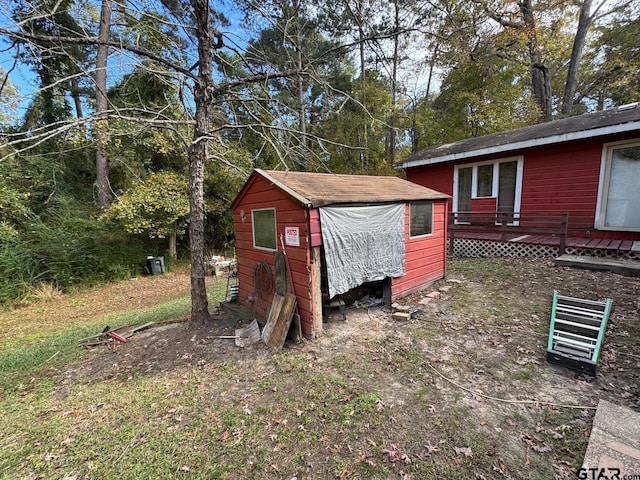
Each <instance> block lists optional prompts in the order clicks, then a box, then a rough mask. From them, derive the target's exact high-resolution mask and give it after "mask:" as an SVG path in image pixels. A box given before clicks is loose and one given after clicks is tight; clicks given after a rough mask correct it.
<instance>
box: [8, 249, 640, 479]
mask: <svg viewBox="0 0 640 480" xmlns="http://www.w3.org/2000/svg"><path fill="white" fill-rule="evenodd" d="M210 283H211V285H210V287H209V291H210V299H211V306H212V307H214V306H215V305H216V304H217V303H218V302H219V301H220V300H221V299H222V298H223V296H224V294H225V291H226V284H225V283H224V282H217V283H216V282H210ZM554 288H556V289H559V290H560V291H561V293H563V294H566V295H572V296H579V297H585V298H594V299H598V298H600V299H601V298H605V297H610V298H612V299H613V301H614V311H613V314H612V316H611V319H610V326H609V329H608V331H607V334H606V336H605V345H604V350H603V352H602V353H601V362H600V367H599V372H598V376H597V378H596V379H592V378H589V377H585V376H582V375H579V374H576V373H574V372H571V371H568V370H566V369H563V368H562V367H558V366H552V365H549V364H547V363H546V361H545V348H546V336H547V333H548V318H549V312H550V302H551V294H552V291H553V289H554ZM432 290H433V291H435V292H439V294H438V295H437V296H434V298H432V299H431V300H430V301H428V302H426V301H425V300H424V298H425V296H424V295H425V294H427V293H429V292H430V291H431V290H429V291H426V292H423V295H414V296H411V297H409V298H406V299H403V300H402V301H401V303H403V304H405V305H408V306H409V307H410V308H411V309H412V310H416V309H420V310H421V311H420V313H419V314H417V315H416V316H415V317H414V318H413V319H411V320H410V321H407V322H397V321H393V320H392V319H391V317H390V313H389V312H387V311H385V310H383V309H380V308H377V307H376V308H370V309H355V308H354V309H350V310H349V311H348V318H347V320H346V322H331V323H329V324H326V329H325V335H324V336H323V337H322V338H320V339H317V340H314V341H307V342H304V343H302V344H295V343H292V344H287V345H286V346H285V348H284V350H283V351H281V352H278V353H274V352H271V351H269V350H268V349H267V348H266V347H265V346H264V345H263V344H258V345H254V346H252V347H248V348H244V349H241V348H239V347H236V346H235V345H234V343H233V340H230V339H222V338H218V337H219V336H221V335H229V334H233V331H234V328H236V326H237V325H238V320H237V319H235V318H232V317H229V316H226V315H223V314H220V315H218V316H216V320H215V322H214V324H212V325H207V326H202V325H190V324H189V323H185V322H183V323H174V324H165V325H162V326H160V327H157V328H151V329H148V330H145V331H143V332H140V333H139V334H137V335H135V336H134V337H131V338H130V340H129V342H127V343H126V344H123V345H121V346H120V347H119V348H118V350H117V352H116V353H111V352H110V351H109V350H108V349H106V348H104V347H101V348H97V349H95V350H92V351H87V350H84V349H82V348H79V347H77V340H78V339H79V338H81V337H86V336H88V335H91V334H94V333H97V332H100V331H101V330H102V328H103V327H104V326H105V325H109V326H111V327H112V328H115V327H118V326H120V325H130V324H137V325H140V324H144V323H147V322H150V321H154V322H162V321H165V320H172V319H177V318H181V317H184V316H185V315H187V314H188V313H189V309H190V306H189V298H188V295H189V278H188V273H187V272H178V273H169V274H167V275H163V276H157V277H147V278H140V279H137V280H132V281H129V282H121V283H118V284H114V285H109V286H106V287H103V288H100V289H95V290H91V291H85V292H81V293H77V294H72V295H55V296H52V298H46V299H42V300H41V301H38V302H35V303H33V304H31V305H29V306H25V307H22V308H19V309H14V310H5V311H0V324H1V325H2V329H1V332H0V413H1V415H0V452H2V453H1V454H0V478H11V479H14V478H16V479H32V478H47V479H49V478H51V479H85V478H86V479H89V478H91V479H138V478H163V479H165V478H185V479H199V478H202V479H213V478H225V479H247V478H256V479H287V480H288V479H291V478H292V477H294V476H297V478H298V479H329V478H337V479H390V478H399V479H428V478H464V479H490V478H514V479H549V478H575V476H576V473H575V472H576V470H577V468H579V467H580V465H581V462H582V458H583V456H584V452H585V450H586V446H587V442H588V439H589V433H590V427H591V421H592V418H593V414H594V407H595V406H596V405H597V402H598V400H599V399H600V398H604V399H607V400H610V401H613V402H614V403H617V404H621V405H627V406H630V407H632V408H636V409H638V408H640V390H639V388H638V385H639V383H640V382H639V381H638V380H639V378H640V352H639V351H638V341H637V339H638V338H639V337H638V335H639V334H640V323H639V322H638V309H639V308H640V304H639V302H640V300H639V299H640V279H633V278H627V277H622V276H619V275H615V274H609V273H603V272H598V273H596V272H587V271H580V270H572V269H567V268H556V267H553V265H552V262H551V261H549V260H523V259H473V260H471V259H454V260H451V261H450V263H449V271H448V275H447V278H446V279H444V280H442V281H440V282H438V283H437V284H435V285H434V287H433V289H432Z"/></svg>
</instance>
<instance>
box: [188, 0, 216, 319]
mask: <svg viewBox="0 0 640 480" xmlns="http://www.w3.org/2000/svg"><path fill="white" fill-rule="evenodd" d="M192 5H193V11H194V12H193V13H194V18H195V23H196V37H197V39H198V78H197V81H196V82H195V85H194V103H195V109H196V114H195V121H196V125H195V130H194V132H193V141H192V142H191V145H189V151H188V155H189V207H190V209H189V210H190V211H189V248H190V251H191V321H192V322H196V323H205V322H207V321H209V320H210V318H211V317H210V315H209V302H208V300H207V289H206V285H205V265H204V218H205V212H204V165H205V161H206V159H207V137H208V134H209V130H210V121H211V108H212V105H213V98H211V88H212V87H213V73H212V72H213V48H214V47H215V46H217V45H218V43H217V42H219V41H220V40H221V38H220V36H219V35H218V36H217V38H213V37H214V36H216V33H214V30H213V28H212V25H211V12H210V11H209V1H208V0H193V1H192Z"/></svg>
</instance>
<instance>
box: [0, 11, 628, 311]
mask: <svg viewBox="0 0 640 480" xmlns="http://www.w3.org/2000/svg"><path fill="white" fill-rule="evenodd" d="M3 6H4V8H3V11H2V14H1V18H2V20H1V21H0V22H1V23H0V38H1V40H2V44H1V48H2V57H0V60H1V61H2V63H1V64H0V107H2V108H1V109H0V126H1V129H0V130H1V143H0V243H1V248H2V250H1V251H0V301H7V300H9V299H12V298H16V297H21V296H24V295H25V294H27V292H29V291H30V289H32V288H33V286H34V285H37V284H38V283H48V284H53V285H55V286H57V287H59V288H67V287H69V286H71V285H74V284H76V283H80V282H85V283H86V282H89V281H105V280H111V279H115V278H121V277H124V276H127V275H131V274H132V273H135V272H136V271H137V270H138V269H139V268H140V259H141V258H144V256H145V252H146V253H149V252H152V253H158V252H163V251H165V250H166V251H167V252H168V253H170V254H171V255H185V254H187V253H188V254H189V255H190V257H191V267H192V268H191V271H192V285H193V288H192V297H193V298H194V307H193V309H192V315H193V316H194V318H198V319H201V320H206V318H207V316H208V313H207V304H206V296H205V295H204V263H203V262H204V252H206V251H209V250H210V249H224V248H228V247H229V246H230V245H231V244H232V233H233V232H232V221H231V217H230V212H229V209H228V207H229V204H230V201H231V200H232V199H233V197H234V196H235V194H236V192H237V191H238V189H239V188H240V186H241V185H242V183H243V181H244V180H245V179H246V177H247V175H248V173H249V172H250V171H251V170H252V169H253V168H256V167H258V168H278V169H294V170H312V171H331V172H336V173H363V174H391V173H393V172H394V170H393V164H394V162H396V161H397V160H399V159H401V158H403V157H404V156H406V155H408V154H409V153H411V152H412V151H415V150H417V149H420V148H423V147H425V146H429V145H434V144H439V143H445V142H451V141H455V140H458V139H461V138H465V137H470V136H479V135H484V134H487V133H492V132H496V131H501V130H506V129H510V128H515V127H520V126H524V125H529V124H532V123H536V122H541V121H548V120H551V119H554V118H558V117H561V116H567V115H575V114H580V113H584V112H586V111H591V110H596V109H602V108H607V107H611V106H615V105H618V104H623V103H628V102H630V101H634V100H637V98H636V97H637V92H638V87H639V84H640V73H639V72H640V65H639V62H640V51H639V48H638V43H637V38H638V36H639V35H640V23H639V21H638V18H639V16H638V13H640V12H639V11H638V10H639V7H638V4H637V2H631V1H626V0H610V1H603V0H599V1H594V0H579V1H575V2H565V1H558V0H520V1H514V0H473V1H472V2H468V1H460V0H436V1H434V0H393V1H390V0H328V1H323V2H316V1H315V0H268V1H262V2H255V1H254V0H235V1H233V0H231V1H229V2H225V3H223V2H220V3H216V4H211V3H210V2H208V1H207V0H191V1H186V0H185V1H181V0H166V1H165V0H163V1H161V2H158V1H153V0H146V1H143V2H135V3H133V2H132V3H127V2H119V1H116V0H101V1H100V2H97V1H95V0H94V1H92V0H61V1H60V0H56V1H52V0H36V1H34V2H23V1H21V0H16V1H12V2H8V3H6V2H5V3H4V4H3ZM25 72H27V73H25ZM25 78H27V79H31V80H30V83H31V85H20V84H21V83H24V79H25ZM21 94H24V95H25V96H24V97H22V96H21Z"/></svg>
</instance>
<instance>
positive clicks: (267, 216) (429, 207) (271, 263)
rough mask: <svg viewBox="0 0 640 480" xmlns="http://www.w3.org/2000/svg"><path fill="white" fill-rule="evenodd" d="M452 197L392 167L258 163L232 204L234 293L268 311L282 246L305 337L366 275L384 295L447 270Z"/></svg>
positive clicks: (418, 285) (411, 288)
mask: <svg viewBox="0 0 640 480" xmlns="http://www.w3.org/2000/svg"><path fill="white" fill-rule="evenodd" d="M449 198H450V197H449V196H448V195H446V194H443V193H440V192H436V191H435V190H431V189H429V188H426V187H422V186H420V185H416V184H414V183H410V182H407V181H405V180H402V179H400V178H398V177H382V176H359V175H334V174H323V173H309V172H281V171H263V170H258V169H256V170H254V172H253V173H252V174H251V176H250V177H249V179H248V180H247V182H246V183H245V185H244V186H243V188H242V189H241V191H240V193H239V194H238V196H237V197H236V199H235V200H234V201H233V204H232V209H233V213H234V224H235V232H236V256H237V260H238V282H239V302H240V303H241V305H243V306H245V307H249V308H251V309H252V310H254V311H256V313H258V314H259V315H261V316H263V317H264V316H266V314H267V313H268V311H269V308H270V306H271V302H272V299H273V296H274V282H275V278H276V274H275V270H276V261H275V258H276V256H278V255H281V253H282V252H284V253H285V258H286V264H288V266H289V275H288V276H289V278H290V281H291V283H292V285H293V291H294V293H295V295H296V298H297V304H298V314H299V315H300V321H301V326H302V331H303V334H304V335H305V336H307V337H311V338H313V337H317V336H318V335H320V334H321V332H322V323H323V305H324V304H326V302H327V301H328V300H330V299H332V298H335V297H338V296H339V295H342V294H344V293H346V292H347V291H349V290H351V289H352V288H354V287H357V286H359V285H362V284H364V283H366V282H377V281H382V282H385V285H386V289H387V293H388V298H387V300H389V301H394V300H396V299H398V298H400V297H402V296H405V295H408V294H410V293H413V292H417V291H419V290H421V289H423V288H425V287H426V286H428V285H429V284H430V283H432V282H433V281H435V280H437V279H440V278H442V277H444V274H445V267H446V238H447V232H446V229H447V221H446V211H447V202H448V199H449ZM276 252H281V253H276ZM281 258H282V257H281Z"/></svg>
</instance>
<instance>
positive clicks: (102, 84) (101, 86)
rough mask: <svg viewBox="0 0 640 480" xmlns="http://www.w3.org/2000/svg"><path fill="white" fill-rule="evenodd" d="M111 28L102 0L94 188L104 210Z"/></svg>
mask: <svg viewBox="0 0 640 480" xmlns="http://www.w3.org/2000/svg"><path fill="white" fill-rule="evenodd" d="M110 30H111V0H102V8H101V10H100V31H99V33H98V42H99V43H98V52H97V56H96V75H95V80H96V141H97V144H98V146H97V150H96V188H97V197H98V207H99V208H100V210H106V209H107V208H108V207H109V205H111V186H110V183H109V159H108V157H107V142H108V137H109V127H108V119H107V109H108V106H109V104H108V102H107V57H108V56H109V47H108V46H107V44H106V42H108V41H109V36H110Z"/></svg>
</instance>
